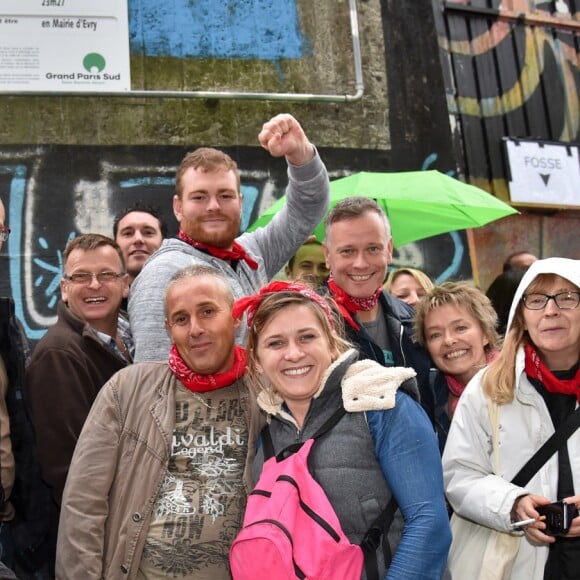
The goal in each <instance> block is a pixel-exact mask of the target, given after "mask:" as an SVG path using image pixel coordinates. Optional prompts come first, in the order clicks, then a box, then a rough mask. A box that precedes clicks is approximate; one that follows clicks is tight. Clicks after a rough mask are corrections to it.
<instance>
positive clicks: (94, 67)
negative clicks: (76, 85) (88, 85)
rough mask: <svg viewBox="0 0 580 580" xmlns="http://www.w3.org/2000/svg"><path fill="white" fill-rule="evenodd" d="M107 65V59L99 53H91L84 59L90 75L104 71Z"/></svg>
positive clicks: (84, 64)
mask: <svg viewBox="0 0 580 580" xmlns="http://www.w3.org/2000/svg"><path fill="white" fill-rule="evenodd" d="M106 64H107V63H106V61H105V58H104V57H103V55H102V54H99V53H98V52H90V53H89V54H87V56H85V58H84V59H83V66H84V67H85V70H86V71H87V72H90V73H100V72H101V71H103V70H104V68H105V65H106Z"/></svg>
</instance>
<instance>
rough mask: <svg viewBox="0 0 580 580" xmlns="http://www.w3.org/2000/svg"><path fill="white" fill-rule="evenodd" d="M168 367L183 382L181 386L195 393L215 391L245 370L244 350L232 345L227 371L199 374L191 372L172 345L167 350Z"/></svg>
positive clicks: (229, 383)
mask: <svg viewBox="0 0 580 580" xmlns="http://www.w3.org/2000/svg"><path fill="white" fill-rule="evenodd" d="M169 368H170V369H171V370H172V371H173V374H174V375H175V376H176V377H177V378H178V379H179V380H180V381H181V382H182V383H183V386H184V387H186V388H187V389H189V390H190V391H194V392H196V393H206V392H208V391H215V390H216V389H222V388H223V387H229V386H230V385H232V384H233V383H235V382H236V381H237V380H238V379H239V378H241V377H243V376H244V374H245V372H246V351H245V350H244V349H243V348H242V347H241V346H234V364H233V365H232V368H231V369H230V370H229V371H226V372H225V373H217V374H215V375H200V374H198V373H195V372H193V371H192V370H191V369H190V368H189V367H188V366H187V365H186V364H185V361H184V360H183V359H182V358H181V355H180V354H179V351H178V350H177V347H176V346H175V345H173V346H172V347H171V350H170V351H169Z"/></svg>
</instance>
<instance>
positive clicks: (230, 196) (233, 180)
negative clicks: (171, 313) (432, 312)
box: [129, 114, 330, 361]
mask: <svg viewBox="0 0 580 580" xmlns="http://www.w3.org/2000/svg"><path fill="white" fill-rule="evenodd" d="M258 139H259V141H260V144H261V145H262V147H263V148H264V149H266V150H267V151H268V152H269V153H270V154H271V155H272V156H273V157H281V156H285V157H286V161H287V163H288V176H289V184H288V188H287V191H286V193H287V197H288V203H287V204H286V206H285V207H284V209H283V210H282V211H281V212H280V213H279V214H277V215H276V217H275V218H274V219H273V220H272V221H271V222H270V223H269V224H268V225H267V226H266V227H265V228H261V229H259V230H256V231H255V232H252V233H250V234H248V233H246V234H243V235H242V236H240V237H239V238H236V236H237V235H238V233H239V228H240V219H241V212H242V195H241V192H240V175H239V172H238V169H237V166H236V163H235V161H233V159H231V158H230V157H229V156H228V155H226V154H225V153H223V152H222V151H218V150H216V149H212V148H206V147H203V148H200V149H196V150H195V151H193V152H192V153H188V154H187V155H186V157H185V158H184V159H183V161H182V162H181V165H180V166H179V168H178V170H177V174H176V179H175V181H176V184H175V188H176V193H175V195H174V197H173V212H174V214H175V217H176V218H177V221H178V222H179V225H180V227H179V233H178V236H177V239H170V240H165V241H164V242H163V244H162V246H161V248H160V249H159V250H158V251H157V252H156V253H155V254H154V255H153V256H152V257H151V258H150V259H149V260H148V262H147V263H146V264H145V266H144V267H143V269H142V270H141V273H140V274H139V276H137V278H136V280H135V281H134V282H133V284H132V286H131V294H130V297H129V318H130V320H131V329H132V332H133V336H134V339H135V347H136V351H135V361H146V360H165V359H166V358H167V355H168V353H169V348H170V341H169V338H168V337H167V335H166V334H165V332H164V326H163V325H164V316H163V292H164V290H165V286H166V285H167V282H168V281H169V279H170V278H171V276H172V275H173V274H175V272H177V271H178V270H180V269H181V268H184V267H186V266H191V265H193V264H207V265H209V266H212V267H214V268H215V269H217V270H219V271H220V272H222V273H223V274H224V275H225V276H226V278H227V279H228V281H229V283H230V286H231V289H232V293H233V295H234V298H236V299H237V298H241V297H242V296H246V295H250V294H255V293H256V292H257V291H258V290H259V289H260V288H261V287H262V286H263V285H265V284H267V283H268V282H269V281H270V279H271V278H273V277H274V275H275V274H276V273H277V272H278V271H279V270H280V269H281V268H282V266H284V264H285V263H286V261H287V260H288V259H289V258H290V256H292V255H293V254H294V253H295V252H296V250H297V249H298V248H299V247H300V246H301V245H302V243H304V241H305V240H306V239H307V238H308V236H309V235H310V234H311V233H312V231H313V230H314V228H315V227H316V225H317V224H318V223H319V222H320V221H321V220H322V218H323V216H324V213H325V211H326V209H327V207H328V203H329V189H330V184H329V181H328V174H327V172H326V168H325V167H324V164H323V163H322V161H321V159H320V157H319V155H318V153H317V151H316V148H315V147H314V145H312V143H311V142H310V141H309V140H308V138H307V137H306V135H305V134H304V131H303V130H302V127H301V126H300V124H299V123H298V121H296V119H294V117H292V116H291V115H288V114H280V115H277V116H275V117H274V118H272V119H271V120H270V121H268V122H267V123H265V124H264V126H263V127H262V131H261V132H260V134H259V136H258ZM244 338H245V331H243V330H239V331H238V333H237V336H236V339H237V342H238V344H240V343H242V342H243V341H244Z"/></svg>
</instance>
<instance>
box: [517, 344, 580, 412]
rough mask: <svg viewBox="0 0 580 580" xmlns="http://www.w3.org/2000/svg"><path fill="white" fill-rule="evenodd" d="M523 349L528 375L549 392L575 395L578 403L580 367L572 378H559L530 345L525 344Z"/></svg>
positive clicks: (579, 400)
mask: <svg viewBox="0 0 580 580" xmlns="http://www.w3.org/2000/svg"><path fill="white" fill-rule="evenodd" d="M524 351H525V353H526V366H525V371H526V374H527V375H528V376H529V377H531V378H532V379H537V380H538V381H540V383H542V385H544V387H546V390H547V391H548V392H550V393H559V394H561V395H576V400H577V401H578V402H579V403H580V368H579V369H578V370H577V371H576V376H575V377H574V378H573V379H559V378H558V377H555V376H554V375H553V374H552V371H551V370H550V369H549V368H548V367H547V366H546V365H545V364H544V363H543V361H542V359H541V358H540V357H539V355H538V353H537V352H536V351H535V350H534V348H533V347H532V346H531V345H529V344H526V345H525V346H524Z"/></svg>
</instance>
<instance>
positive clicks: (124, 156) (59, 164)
mask: <svg viewBox="0 0 580 580" xmlns="http://www.w3.org/2000/svg"><path fill="white" fill-rule="evenodd" d="M185 152H186V150H185V149H183V148H179V147H165V148H156V147H127V148H125V147H118V148H114V147H109V148H107V147H68V146H51V147H34V148H17V147H10V148H2V149H0V198H1V199H2V200H3V202H4V205H5V206H6V214H7V223H8V225H9V226H10V228H11V230H12V231H11V234H10V238H9V240H8V242H7V243H6V244H5V248H4V250H3V252H2V257H1V259H0V261H1V263H2V271H3V272H8V273H9V275H8V276H3V277H2V280H1V281H0V295H4V296H6V295H10V296H12V297H13V298H14V300H15V303H16V310H17V314H18V317H19V318H20V320H21V321H22V323H23V325H24V328H25V331H26V334H27V336H28V337H29V339H31V340H32V341H36V340H38V339H39V338H41V336H42V335H43V334H44V332H45V331H46V328H48V327H49V326H51V325H52V324H54V322H55V320H56V305H57V303H58V300H59V299H60V280H61V277H62V272H63V262H62V254H63V250H64V248H65V247H66V244H67V242H68V241H70V239H71V238H72V237H74V236H75V235H77V234H78V233H81V232H96V233H101V234H105V235H109V236H110V235H112V224H113V220H114V217H115V215H116V214H117V213H119V212H120V211H122V210H123V209H125V208H126V207H129V206H131V205H133V204H134V203H135V202H136V201H142V202H144V203H147V204H150V205H154V206H157V207H159V209H160V210H161V213H162V215H163V217H164V219H165V221H166V222H167V223H168V224H170V228H169V234H170V235H174V234H175V233H176V231H177V223H176V221H175V218H174V216H173V213H172V205H171V199H172V196H173V190H174V174H175V170H176V166H177V164H178V162H179V161H180V160H181V159H182V157H183V155H184V154H185ZM229 153H230V154H232V155H233V156H234V157H235V158H236V160H237V161H238V164H239V166H240V167H241V168H243V169H242V171H241V180H242V191H243V195H244V207H243V216H242V229H245V228H246V227H247V226H248V225H249V224H250V223H252V222H253V221H254V220H255V219H256V218H257V217H258V215H260V213H261V212H263V211H264V210H265V209H266V208H268V207H269V206H270V205H271V204H272V203H274V201H276V199H278V198H279V197H280V196H281V195H283V193H284V188H285V185H286V179H287V178H286V167H285V165H284V163H283V162H281V161H280V160H276V161H273V160H271V159H270V158H268V157H267V156H264V154H263V152H261V151H259V150H257V149H254V148H248V149H247V150H240V149H236V150H235V151H229ZM325 160H326V161H327V164H328V165H329V167H331V166H332V160H331V159H328V158H327V157H325ZM339 174H341V175H343V174H344V169H341V170H338V169H336V170H332V169H331V178H332V175H336V176H338V175H339ZM400 265H406V266H414V267H417V268H421V269H423V270H424V271H425V272H427V273H428V274H429V275H430V276H431V277H432V278H433V279H435V280H437V281H443V280H444V279H447V278H471V267H470V261H469V252H468V250H467V239H466V236H465V233H464V232H453V233H451V234H446V235H443V236H438V237H436V238H431V239H430V240H425V241H422V242H417V243H414V244H408V245H406V246H403V247H401V248H398V249H397V250H396V251H395V255H394V264H393V266H400Z"/></svg>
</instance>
